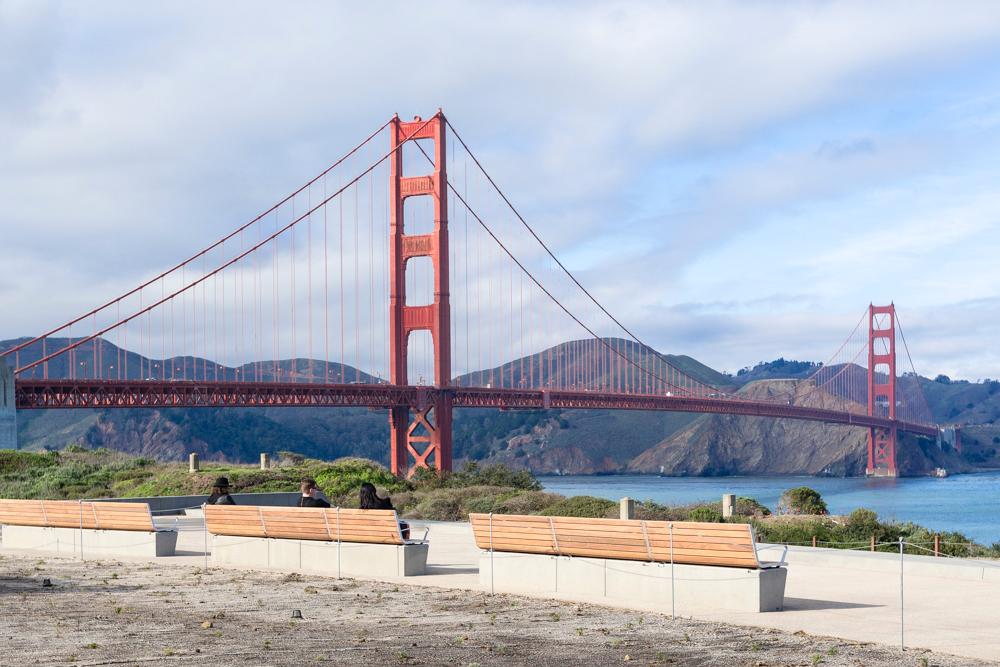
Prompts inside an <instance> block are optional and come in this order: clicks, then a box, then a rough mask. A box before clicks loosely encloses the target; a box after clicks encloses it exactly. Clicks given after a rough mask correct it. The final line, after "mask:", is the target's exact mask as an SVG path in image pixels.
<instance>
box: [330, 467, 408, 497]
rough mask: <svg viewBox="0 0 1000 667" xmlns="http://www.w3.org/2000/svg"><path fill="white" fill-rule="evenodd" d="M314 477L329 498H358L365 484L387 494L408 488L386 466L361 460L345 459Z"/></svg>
mask: <svg viewBox="0 0 1000 667" xmlns="http://www.w3.org/2000/svg"><path fill="white" fill-rule="evenodd" d="M313 477H314V478H315V479H316V484H318V485H319V487H320V488H321V489H323V491H325V492H326V494H327V495H328V496H330V497H331V498H332V497H335V496H336V497H340V496H352V495H353V496H357V494H358V489H360V488H361V484H362V483H363V482H369V483H371V484H374V485H375V486H376V487H378V489H379V490H380V491H381V492H383V493H385V492H392V491H398V490H402V489H405V488H406V484H405V482H402V481H401V480H399V479H398V478H397V477H396V476H395V475H393V474H392V473H391V472H389V470H388V469H386V468H385V466H382V465H379V464H378V463H375V462H374V461H369V460H368V459H359V458H343V459H338V460H336V461H334V462H333V463H332V464H328V465H325V466H323V467H321V468H319V469H316V470H315V471H314V474H313Z"/></svg>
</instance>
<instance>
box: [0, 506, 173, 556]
mask: <svg viewBox="0 0 1000 667" xmlns="http://www.w3.org/2000/svg"><path fill="white" fill-rule="evenodd" d="M0 525H3V526H4V530H3V545H4V547H5V548H15V549H42V550H46V551H56V552H70V553H78V554H83V553H84V551H85V550H87V549H90V550H92V552H93V554H94V555H96V556H102V555H113V556H130V555H135V556H171V555H173V554H174V552H175V549H176V545H177V533H176V531H172V530H157V528H156V526H155V525H154V524H153V516H152V514H151V513H150V511H149V505H147V504H146V503H127V502H125V503H118V502H101V501H77V500H12V499H0Z"/></svg>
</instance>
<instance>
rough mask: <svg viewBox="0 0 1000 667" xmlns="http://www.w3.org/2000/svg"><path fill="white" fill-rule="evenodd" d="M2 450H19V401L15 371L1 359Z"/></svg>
mask: <svg viewBox="0 0 1000 667" xmlns="http://www.w3.org/2000/svg"><path fill="white" fill-rule="evenodd" d="M0 449H17V401H16V399H15V397H14V369H13V368H11V367H10V366H8V365H7V362H6V361H4V360H3V359H2V358H0Z"/></svg>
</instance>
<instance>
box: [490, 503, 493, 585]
mask: <svg viewBox="0 0 1000 667" xmlns="http://www.w3.org/2000/svg"><path fill="white" fill-rule="evenodd" d="M493 593H494V589H493V512H490V595H493Z"/></svg>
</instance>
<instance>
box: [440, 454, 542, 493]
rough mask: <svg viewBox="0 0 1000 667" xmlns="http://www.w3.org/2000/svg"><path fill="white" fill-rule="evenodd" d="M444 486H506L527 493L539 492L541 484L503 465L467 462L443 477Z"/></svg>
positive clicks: (527, 473)
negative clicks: (458, 469) (456, 470)
mask: <svg viewBox="0 0 1000 667" xmlns="http://www.w3.org/2000/svg"><path fill="white" fill-rule="evenodd" d="M443 481H444V485H445V486H449V487H456V486H506V487H511V488H514V489H526V490H528V491H541V489H542V484H541V482H539V481H538V480H537V479H535V476H534V475H532V474H531V473H530V472H529V471H527V470H515V469H513V468H511V467H509V466H506V465H504V464H503V463H490V464H486V465H480V464H478V463H476V462H475V461H469V462H468V463H466V464H465V466H463V467H462V469H461V470H460V471H458V472H454V473H452V474H451V475H446V476H444V477H443Z"/></svg>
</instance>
